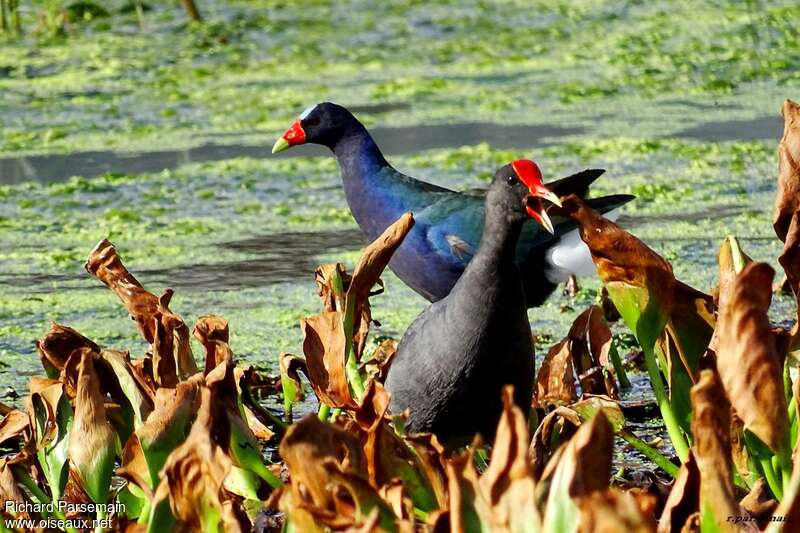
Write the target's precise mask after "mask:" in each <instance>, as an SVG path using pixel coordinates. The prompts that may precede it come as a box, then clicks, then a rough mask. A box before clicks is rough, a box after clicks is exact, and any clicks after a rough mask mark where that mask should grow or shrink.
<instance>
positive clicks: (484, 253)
mask: <svg viewBox="0 0 800 533" xmlns="http://www.w3.org/2000/svg"><path fill="white" fill-rule="evenodd" d="M485 205H486V211H485V223H484V230H483V235H482V237H481V240H480V246H479V248H478V251H477V252H476V254H475V256H474V257H473V259H472V261H471V262H470V263H469V265H468V266H467V268H466V270H464V274H463V275H462V276H461V277H460V278H459V280H458V281H457V283H456V284H455V286H454V287H453V290H452V291H451V292H450V294H449V295H447V296H446V297H445V298H443V299H442V300H440V301H438V302H435V303H433V304H432V305H431V306H430V307H428V308H427V309H426V310H425V311H424V312H423V313H422V314H420V315H419V316H418V317H417V318H416V319H415V320H414V322H413V323H412V324H411V326H410V327H409V328H408V330H407V331H406V333H405V334H404V335H403V338H402V340H401V341H400V344H399V346H398V348H397V355H396V356H395V359H394V361H393V362H392V365H391V367H390V369H389V373H388V376H387V379H386V387H387V389H388V390H389V391H390V392H391V394H392V400H391V410H392V411H393V412H394V413H399V412H401V411H403V410H404V409H406V408H407V409H409V412H410V414H409V419H408V422H407V429H408V431H411V432H422V431H424V432H428V431H429V432H433V433H435V434H436V435H437V436H438V437H439V439H440V440H441V441H442V442H443V443H445V445H447V446H448V447H453V446H457V445H460V444H465V443H467V442H469V440H470V439H471V438H472V436H473V435H474V434H475V433H476V432H478V433H481V434H482V436H483V437H485V438H491V437H492V436H493V435H494V431H495V427H496V425H497V421H498V418H499V416H500V412H501V408H502V403H501V390H502V388H503V386H504V385H505V384H512V385H514V396H515V402H516V403H517V405H519V407H520V408H522V410H523V412H524V413H526V414H527V413H528V411H529V409H530V404H531V395H532V392H533V381H534V349H533V341H532V338H531V328H530V324H529V322H528V314H527V305H526V302H525V293H524V291H523V285H522V279H521V276H520V273H519V270H518V269H517V265H516V263H515V254H514V250H515V247H516V244H517V240H518V238H519V236H520V232H521V231H522V226H523V223H524V222H525V221H526V220H528V214H527V213H526V205H535V206H538V207H537V208H538V209H541V200H539V199H532V198H531V193H530V192H529V190H528V188H527V187H526V186H525V185H524V184H522V183H520V182H519V181H518V180H516V179H515V172H514V170H513V169H512V167H511V165H506V166H505V167H502V168H501V169H500V170H498V171H497V173H496V174H495V177H494V180H493V181H492V184H491V186H490V188H489V190H488V193H487V195H486V204H485Z"/></svg>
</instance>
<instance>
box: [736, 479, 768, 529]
mask: <svg viewBox="0 0 800 533" xmlns="http://www.w3.org/2000/svg"><path fill="white" fill-rule="evenodd" d="M739 505H740V506H741V507H742V509H744V510H745V511H747V512H748V513H749V514H750V516H754V517H755V518H756V520H758V521H759V522H763V521H765V520H767V519H768V518H769V517H770V516H772V513H774V512H775V509H776V508H777V507H778V502H777V501H776V500H775V499H774V498H772V496H771V493H770V492H769V486H768V485H767V482H766V481H765V480H764V478H758V479H757V480H756V482H755V483H754V484H753V488H752V489H750V492H748V493H747V496H745V497H744V498H742V500H741V501H740V502H739Z"/></svg>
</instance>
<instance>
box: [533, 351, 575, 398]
mask: <svg viewBox="0 0 800 533" xmlns="http://www.w3.org/2000/svg"><path fill="white" fill-rule="evenodd" d="M571 344H572V342H571V341H570V339H569V338H566V339H563V340H562V341H561V342H559V343H558V344H556V345H554V346H553V347H552V348H550V351H548V352H547V355H546V356H545V358H544V361H542V367H541V368H540V369H539V374H538V375H537V376H536V394H535V395H534V401H535V402H536V407H539V406H545V405H566V404H570V403H572V402H574V401H575V400H577V399H578V393H577V390H576V388H575V370H574V368H573V366H572V351H571V350H570V348H571Z"/></svg>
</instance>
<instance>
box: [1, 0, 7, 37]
mask: <svg viewBox="0 0 800 533" xmlns="http://www.w3.org/2000/svg"><path fill="white" fill-rule="evenodd" d="M0 31H2V32H3V33H5V32H6V31H8V19H7V18H6V0H0Z"/></svg>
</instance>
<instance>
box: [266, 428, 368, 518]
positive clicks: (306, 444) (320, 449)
mask: <svg viewBox="0 0 800 533" xmlns="http://www.w3.org/2000/svg"><path fill="white" fill-rule="evenodd" d="M280 454H281V457H283V460H284V462H285V463H286V466H287V468H288V469H289V472H290V473H291V491H292V498H291V500H292V502H293V504H294V505H301V504H302V505H305V506H308V507H313V508H315V509H322V510H325V511H329V512H333V511H334V510H335V508H334V500H333V496H332V494H331V491H330V490H329V488H328V475H329V474H328V471H327V469H326V468H325V466H324V464H323V463H324V460H325V459H332V460H334V461H335V462H336V463H337V464H338V465H340V467H341V469H342V470H343V471H347V472H351V473H352V474H354V475H357V476H360V477H362V478H364V479H366V478H367V465H366V460H365V459H364V454H363V452H362V450H361V444H360V442H359V440H358V437H356V435H354V434H353V433H350V432H347V431H345V430H343V429H341V428H339V427H336V426H334V425H333V424H326V423H324V422H321V421H320V420H319V419H318V418H317V417H316V416H314V415H313V414H310V415H308V416H306V417H305V418H303V419H302V420H301V421H299V422H297V423H295V424H292V425H291V426H290V427H289V429H288V430H287V431H286V435H285V436H284V437H283V440H282V441H281V445H280ZM283 510H284V511H286V509H285V508H284V509H283Z"/></svg>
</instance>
